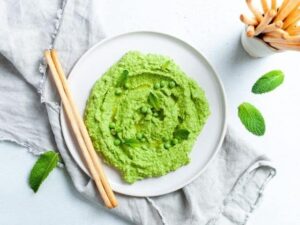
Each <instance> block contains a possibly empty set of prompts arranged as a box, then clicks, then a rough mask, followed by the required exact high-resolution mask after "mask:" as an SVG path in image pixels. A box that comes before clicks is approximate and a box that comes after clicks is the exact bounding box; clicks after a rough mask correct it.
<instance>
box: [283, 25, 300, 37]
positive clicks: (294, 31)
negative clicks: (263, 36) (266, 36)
mask: <svg viewBox="0 0 300 225" xmlns="http://www.w3.org/2000/svg"><path fill="white" fill-rule="evenodd" d="M286 32H288V33H289V35H297V34H300V27H297V26H289V27H288V28H287V29H286Z"/></svg>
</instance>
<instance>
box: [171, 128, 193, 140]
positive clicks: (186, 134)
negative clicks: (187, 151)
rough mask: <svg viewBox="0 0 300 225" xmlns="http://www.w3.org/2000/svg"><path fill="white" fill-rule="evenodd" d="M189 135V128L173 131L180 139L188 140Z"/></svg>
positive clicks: (175, 136)
mask: <svg viewBox="0 0 300 225" xmlns="http://www.w3.org/2000/svg"><path fill="white" fill-rule="evenodd" d="M189 135H190V132H189V131H188V130H187V129H178V130H175V131H174V133H173V136H174V138H177V139H179V140H186V139H188V137H189Z"/></svg>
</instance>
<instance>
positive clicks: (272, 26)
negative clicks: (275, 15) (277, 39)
mask: <svg viewBox="0 0 300 225" xmlns="http://www.w3.org/2000/svg"><path fill="white" fill-rule="evenodd" d="M282 25H283V22H282V21H281V20H279V21H277V22H275V23H272V24H270V25H268V26H266V28H265V29H264V30H263V31H262V33H269V32H272V31H275V30H277V29H278V28H282Z"/></svg>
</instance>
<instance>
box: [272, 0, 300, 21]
mask: <svg viewBox="0 0 300 225" xmlns="http://www.w3.org/2000/svg"><path fill="white" fill-rule="evenodd" d="M299 2H300V0H290V1H288V3H287V5H286V6H285V7H284V8H283V9H282V10H281V11H279V12H278V14H277V16H276V18H275V21H278V20H282V21H283V20H284V19H285V18H286V17H287V16H288V15H289V14H290V13H291V12H292V11H293V10H294V9H295V8H298V5H299Z"/></svg>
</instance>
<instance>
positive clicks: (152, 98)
mask: <svg viewBox="0 0 300 225" xmlns="http://www.w3.org/2000/svg"><path fill="white" fill-rule="evenodd" d="M148 103H149V104H150V105H151V106H153V107H154V108H155V109H158V108H159V99H158V97H157V96H156V95H155V94H154V93H152V92H150V93H149V96H148Z"/></svg>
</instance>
